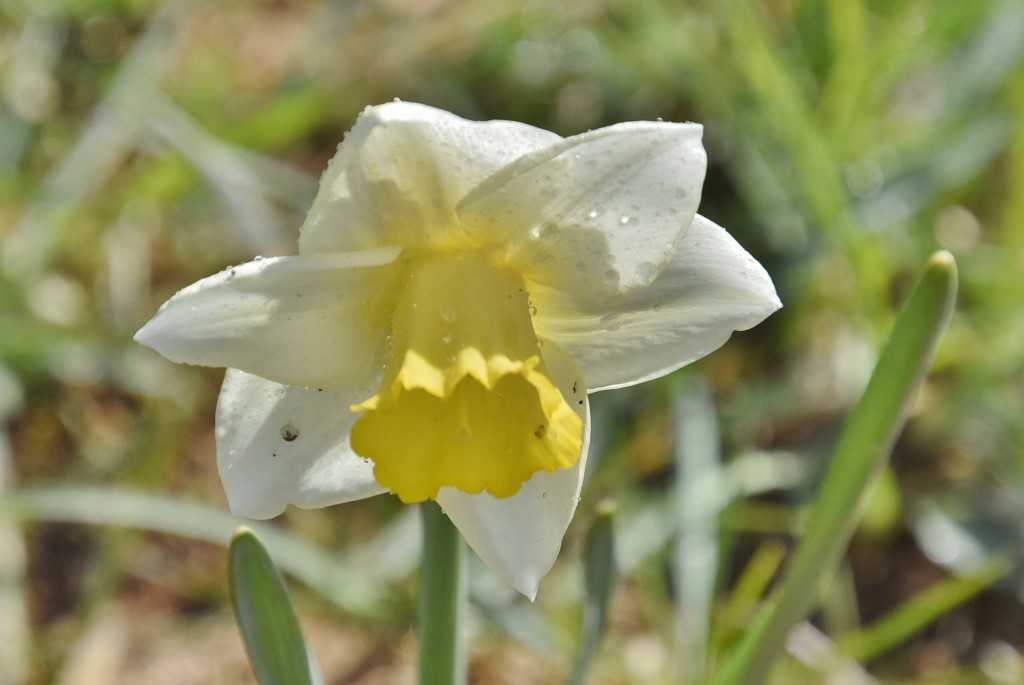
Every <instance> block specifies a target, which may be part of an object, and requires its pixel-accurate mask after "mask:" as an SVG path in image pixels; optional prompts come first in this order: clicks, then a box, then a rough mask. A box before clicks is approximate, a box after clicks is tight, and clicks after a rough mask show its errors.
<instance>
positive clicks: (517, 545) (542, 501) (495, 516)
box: [437, 340, 590, 600]
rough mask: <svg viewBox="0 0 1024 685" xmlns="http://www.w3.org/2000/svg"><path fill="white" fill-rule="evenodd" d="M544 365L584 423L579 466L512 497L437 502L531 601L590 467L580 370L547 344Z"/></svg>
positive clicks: (460, 495) (539, 478)
mask: <svg viewBox="0 0 1024 685" xmlns="http://www.w3.org/2000/svg"><path fill="white" fill-rule="evenodd" d="M541 349H542V354H543V357H544V363H545V364H546V365H547V367H548V370H549V371H550V372H551V376H552V378H553V379H554V380H555V382H556V383H557V384H558V387H559V389H560V390H561V391H562V394H563V395H564V396H565V398H566V399H567V401H568V402H569V404H570V405H571V406H572V408H573V409H575V410H576V412H577V413H578V414H579V415H580V417H581V418H582V419H583V446H582V450H581V453H580V458H579V460H578V461H577V462H576V464H575V465H574V466H572V467H570V468H567V469H561V470H558V471H554V472H551V473H549V472H546V471H539V472H537V473H535V474H534V475H533V477H532V478H531V479H530V480H528V481H527V482H526V483H524V484H523V487H522V489H521V490H520V491H519V492H517V493H516V494H515V495H513V496H512V497H507V498H504V499H498V498H496V497H493V496H491V495H489V494H487V493H486V492H484V493H481V494H479V495H469V494H466V493H464V492H462V491H460V490H456V489H454V488H441V491H440V493H439V494H438V497H437V501H438V503H439V504H440V505H441V507H442V508H443V509H444V511H445V513H447V514H448V516H449V517H450V518H451V520H452V522H453V523H454V524H455V525H456V527H458V529H459V531H460V532H461V533H462V536H463V537H464V538H465V539H466V541H467V542H468V543H469V546H470V547H472V548H473V551H475V552H476V554H477V556H479V557H480V559H481V560H483V562H484V563H485V564H486V565H487V567H488V568H490V569H491V571H493V572H494V574H495V575H496V576H498V577H499V578H501V579H502V580H503V581H505V582H506V583H508V584H509V585H511V586H512V587H514V588H515V589H516V590H518V591H519V592H521V593H523V594H524V595H526V596H527V597H529V598H530V599H531V600H532V599H533V598H534V597H536V595H537V587H538V585H539V584H540V579H541V578H543V577H544V576H545V575H546V574H547V572H548V571H550V570H551V567H552V566H553V565H554V563H555V559H556V558H557V556H558V550H559V549H560V548H561V546H562V537H563V536H564V535H565V530H566V528H568V526H569V521H570V520H571V519H572V515H573V513H574V512H575V511H576V503H577V502H578V501H579V496H580V488H582V486H583V473H584V471H585V470H586V466H587V448H588V447H589V445H590V405H589V404H588V402H587V396H586V392H587V390H586V386H585V385H584V380H583V376H582V374H581V373H580V371H579V369H578V368H577V367H576V364H575V363H574V362H573V360H572V357H570V356H569V355H568V354H567V353H566V351H565V350H563V349H561V348H560V347H559V346H558V345H556V344H555V343H553V342H551V341H550V340H545V341H544V345H543V347H542V348H541Z"/></svg>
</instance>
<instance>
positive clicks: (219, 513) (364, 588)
mask: <svg viewBox="0 0 1024 685" xmlns="http://www.w3.org/2000/svg"><path fill="white" fill-rule="evenodd" d="M0 516H9V517H12V518H16V519H20V520H28V521H70V522H72V523H78V524H85V525H97V526H127V527H129V528H139V529H142V530H152V531H158V532H161V533H169V534H171V535H180V536H182V537H186V538H190V539H193V540H203V541H206V542H211V543H213V544H217V545H222V544H224V541H225V540H227V539H228V538H230V536H231V534H232V533H233V532H234V531H235V530H236V529H237V528H238V526H239V525H241V524H243V523H244V519H240V518H238V517H236V516H232V515H231V514H229V513H227V512H226V511H224V510H223V509H220V508H217V507H212V506H209V505H206V504H201V503H199V502H189V501H185V500H181V499H176V498H173V497H167V496H164V495H154V494H149V493H143V492H130V491H125V490H120V489H114V488H89V487H68V486H61V487H51V488H23V489H19V490H16V491H13V492H5V493H0ZM410 522H411V521H410ZM250 525H251V527H252V529H253V530H255V531H256V532H257V533H258V534H259V536H260V539H261V540H262V541H263V542H264V544H265V545H266V546H267V547H268V548H269V549H270V551H271V552H272V553H273V555H274V557H275V558H276V559H278V560H279V562H278V563H279V564H280V566H281V568H282V569H283V570H284V571H285V572H286V573H288V574H289V575H291V576H292V577H294V578H296V579H298V580H301V581H302V582H304V583H305V584H306V585H308V586H309V587H311V588H313V589H314V590H316V591H317V592H319V593H320V594H322V595H323V596H324V597H326V598H327V599H328V600H330V601H332V602H334V603H335V604H337V605H338V606H339V607H341V608H342V609H344V610H345V611H348V612H351V613H353V614H358V615H361V616H380V615H381V612H382V611H384V610H385V607H384V603H383V597H384V589H385V587H384V584H383V583H382V582H381V581H382V580H396V579H398V578H402V577H405V574H406V573H407V570H406V566H407V562H406V559H405V557H406V556H408V554H407V553H406V551H405V550H408V549H409V548H410V547H411V546H412V545H411V543H412V542H413V540H415V538H414V537H412V538H411V539H410V536H409V535H407V534H406V532H407V531H406V530H405V526H400V527H399V529H398V530H396V531H395V532H396V535H397V536H398V539H397V540H396V541H395V545H396V546H397V547H400V548H401V549H402V550H403V552H402V554H400V555H397V556H400V557H401V558H400V559H395V558H394V557H395V556H396V555H395V554H394V552H393V551H390V550H387V549H384V550H378V549H364V550H358V551H359V552H364V551H365V552H366V554H355V553H354V552H356V551H357V550H350V551H348V552H346V553H345V555H344V556H338V555H334V554H328V553H326V552H324V551H323V550H321V549H319V548H317V547H315V546H314V545H311V544H309V543H308V542H306V541H304V540H302V539H301V538H299V537H298V536H296V535H292V534H291V533H289V532H288V531H286V530H283V529H281V528H280V527H277V526H273V525H270V524H266V523H252V524H250ZM408 532H410V533H412V531H408ZM367 557H368V559H367ZM378 559H385V560H386V563H387V565H386V566H382V567H377V566H375V565H374V563H373V562H375V561H376V560H378ZM368 568H369V569H370V573H367V569H368ZM386 569H397V570H398V575H388V574H387V573H386V572H385V571H386Z"/></svg>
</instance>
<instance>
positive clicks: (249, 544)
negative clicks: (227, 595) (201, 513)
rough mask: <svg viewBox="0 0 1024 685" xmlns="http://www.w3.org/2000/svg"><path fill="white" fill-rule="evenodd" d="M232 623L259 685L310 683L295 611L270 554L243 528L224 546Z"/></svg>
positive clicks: (298, 684) (306, 656)
mask: <svg viewBox="0 0 1024 685" xmlns="http://www.w3.org/2000/svg"><path fill="white" fill-rule="evenodd" d="M228 580H229V582H230V587H231V606H232V608H233V609H234V611H235V622H236V623H238V630H239V632H240V633H241V634H242V640H243V642H245V651H246V652H247V653H248V654H249V663H251V664H252V669H253V671H254V672H255V673H256V679H257V680H258V681H259V682H260V685H313V678H312V675H311V674H310V663H309V656H308V652H307V650H306V643H305V640H303V638H302V629H301V627H300V626H299V619H298V617H297V616H296V615H295V609H294V608H293V607H292V604H291V601H290V600H289V599H288V591H287V590H286V589H285V586H284V581H283V580H282V579H281V576H280V575H279V574H278V572H277V569H275V568H274V563H273V562H272V561H271V560H270V555H269V554H267V550H265V549H264V548H263V545H261V544H260V541H259V540H258V539H257V538H256V535H255V534H254V533H253V532H252V531H251V530H250V529H248V528H244V527H243V528H239V529H238V531H237V532H236V533H235V536H234V538H232V540H231V546H230V547H229V548H228Z"/></svg>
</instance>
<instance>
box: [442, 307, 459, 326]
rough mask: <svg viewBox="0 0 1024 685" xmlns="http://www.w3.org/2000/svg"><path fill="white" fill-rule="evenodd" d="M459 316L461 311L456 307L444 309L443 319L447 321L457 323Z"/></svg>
mask: <svg viewBox="0 0 1024 685" xmlns="http://www.w3.org/2000/svg"><path fill="white" fill-rule="evenodd" d="M457 318H459V313H458V312H457V311H455V310H454V309H442V310H441V320H442V321H444V322H445V323H455V319H457Z"/></svg>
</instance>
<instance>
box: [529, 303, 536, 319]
mask: <svg viewBox="0 0 1024 685" xmlns="http://www.w3.org/2000/svg"><path fill="white" fill-rule="evenodd" d="M530 316H537V308H536V307H534V306H533V305H532V304H531V305H530Z"/></svg>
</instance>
